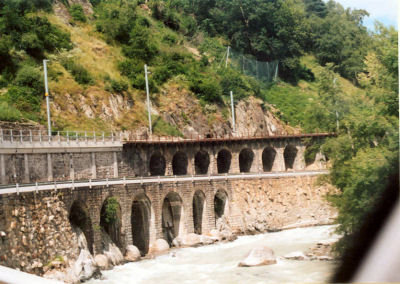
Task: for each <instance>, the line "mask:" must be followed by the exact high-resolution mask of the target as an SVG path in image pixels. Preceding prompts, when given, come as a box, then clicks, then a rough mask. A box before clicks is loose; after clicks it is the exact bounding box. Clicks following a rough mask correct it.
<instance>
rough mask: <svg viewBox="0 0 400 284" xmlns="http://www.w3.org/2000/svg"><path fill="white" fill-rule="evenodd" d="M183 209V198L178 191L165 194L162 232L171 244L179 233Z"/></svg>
mask: <svg viewBox="0 0 400 284" xmlns="http://www.w3.org/2000/svg"><path fill="white" fill-rule="evenodd" d="M182 209H183V207H182V199H181V198H180V196H179V195H178V194H177V193H176V192H170V193H168V194H167V196H165V198H164V201H163V205H162V232H163V236H164V239H165V240H166V241H167V242H168V243H169V245H171V244H172V241H173V240H174V239H175V238H176V237H177V236H178V235H179V226H180V221H181V216H182Z"/></svg>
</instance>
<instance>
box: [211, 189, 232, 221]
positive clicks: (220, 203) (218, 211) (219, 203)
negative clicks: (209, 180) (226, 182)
mask: <svg viewBox="0 0 400 284" xmlns="http://www.w3.org/2000/svg"><path fill="white" fill-rule="evenodd" d="M228 203H229V199H228V193H227V192H226V191H225V190H224V189H218V191H217V192H216V193H215V196H214V214H215V221H216V220H217V219H219V218H221V217H222V216H224V215H226V214H228V213H229V204H228Z"/></svg>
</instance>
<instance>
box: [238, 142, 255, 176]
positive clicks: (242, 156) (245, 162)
mask: <svg viewBox="0 0 400 284" xmlns="http://www.w3.org/2000/svg"><path fill="white" fill-rule="evenodd" d="M253 160H254V152H253V151H252V150H251V149H249V148H245V149H243V150H242V151H240V153H239V169H240V172H241V173H248V172H250V169H251V165H252V164H253Z"/></svg>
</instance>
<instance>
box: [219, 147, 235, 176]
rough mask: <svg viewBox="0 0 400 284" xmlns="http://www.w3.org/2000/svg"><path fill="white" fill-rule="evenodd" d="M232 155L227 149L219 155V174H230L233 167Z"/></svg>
mask: <svg viewBox="0 0 400 284" xmlns="http://www.w3.org/2000/svg"><path fill="white" fill-rule="evenodd" d="M231 160H232V154H231V152H230V151H229V150H227V149H222V150H220V151H219V152H218V155H217V170H218V173H219V174H225V173H229V169H230V167H231Z"/></svg>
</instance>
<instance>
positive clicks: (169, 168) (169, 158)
mask: <svg viewBox="0 0 400 284" xmlns="http://www.w3.org/2000/svg"><path fill="white" fill-rule="evenodd" d="M172 158H173V157H172V156H171V155H170V154H169V153H164V159H165V175H166V176H172V175H173V174H174V172H173V170H172Z"/></svg>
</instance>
